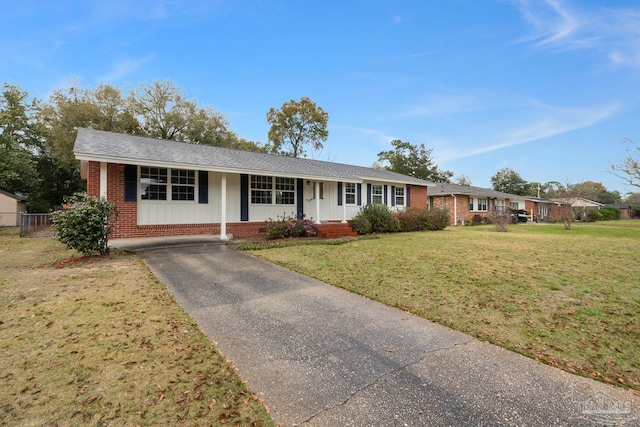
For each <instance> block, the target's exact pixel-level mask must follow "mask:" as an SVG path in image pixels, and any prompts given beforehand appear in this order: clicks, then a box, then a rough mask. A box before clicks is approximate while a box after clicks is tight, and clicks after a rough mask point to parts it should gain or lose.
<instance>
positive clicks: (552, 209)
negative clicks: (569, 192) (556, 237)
mask: <svg viewBox="0 0 640 427" xmlns="http://www.w3.org/2000/svg"><path fill="white" fill-rule="evenodd" d="M568 206H570V203H569V202H566V201H564V200H560V199H545V198H544V197H527V198H526V200H525V207H524V208H525V210H526V211H527V213H528V215H529V216H530V219H531V221H533V222H541V221H549V220H554V221H560V220H561V219H562V217H563V215H562V214H563V211H564V209H568Z"/></svg>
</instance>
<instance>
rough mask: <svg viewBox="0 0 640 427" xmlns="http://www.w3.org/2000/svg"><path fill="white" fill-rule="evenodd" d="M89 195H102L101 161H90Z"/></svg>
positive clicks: (88, 170) (88, 172) (88, 168)
mask: <svg viewBox="0 0 640 427" xmlns="http://www.w3.org/2000/svg"><path fill="white" fill-rule="evenodd" d="M87 195H89V196H91V197H100V163H99V162H89V163H88V165H87Z"/></svg>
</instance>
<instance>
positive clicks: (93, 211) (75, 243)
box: [52, 197, 118, 255]
mask: <svg viewBox="0 0 640 427" xmlns="http://www.w3.org/2000/svg"><path fill="white" fill-rule="evenodd" d="M117 213H118V212H117V209H116V207H115V205H113V204H111V203H109V202H107V200H106V199H103V198H97V197H87V198H86V199H84V200H82V201H77V200H75V199H72V200H70V201H69V202H68V203H67V204H66V205H65V207H64V208H63V209H62V210H59V211H57V212H54V213H53V214H52V226H53V229H54V230H55V232H56V239H58V240H60V241H61V242H62V243H64V244H65V245H67V248H69V249H75V250H76V251H78V252H82V253H83V254H94V253H99V254H101V255H108V254H109V246H108V239H109V233H111V226H112V224H113V221H115V219H116V216H117Z"/></svg>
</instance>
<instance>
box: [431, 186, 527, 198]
mask: <svg viewBox="0 0 640 427" xmlns="http://www.w3.org/2000/svg"><path fill="white" fill-rule="evenodd" d="M439 194H445V195H446V194H464V195H469V196H484V197H496V198H501V199H518V200H523V199H526V198H527V197H526V196H518V195H517V194H509V193H503V192H502V191H496V190H490V189H488V188H482V187H473V186H471V185H458V184H449V183H438V184H436V186H435V187H434V188H433V189H432V190H429V195H434V196H437V195H439Z"/></svg>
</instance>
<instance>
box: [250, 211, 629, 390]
mask: <svg viewBox="0 0 640 427" xmlns="http://www.w3.org/2000/svg"><path fill="white" fill-rule="evenodd" d="M250 253H252V254H253V255H255V256H258V257H260V258H263V259H265V260H268V261H271V262H274V263H276V264H279V265H281V266H283V267H286V268H289V269H291V270H294V271H297V272H300V273H302V274H306V275H308V276H311V277H314V278H316V279H318V280H321V281H323V282H325V283H329V284H331V285H334V286H337V287H340V288H343V289H346V290H349V291H351V292H354V293H357V294H360V295H363V296H366V297H368V298H371V299H373V300H377V301H380V302H382V303H384V304H386V305H389V306H392V307H397V308H399V309H401V310H405V311H408V312H411V313H413V314H416V315H418V316H421V317H424V318H426V319H428V320H431V321H434V322H437V323H440V324H443V325H446V326H449V327H451V328H453V329H456V330H459V331H462V332H465V333H468V334H470V335H472V336H475V337H477V338H479V339H482V340H485V341H488V342H491V343H493V344H497V345H500V346H502V347H505V348H507V349H510V350H513V351H516V352H518V353H520V354H523V355H526V356H528V357H532V358H534V359H537V360H539V361H541V362H543V363H546V364H549V365H552V366H556V367H559V368H561V369H563V370H565V371H568V372H571V373H576V374H580V375H583V376H587V377H591V378H595V379H597V380H600V381H603V382H607V383H611V384H616V385H619V386H622V387H628V388H631V389H635V390H636V391H637V390H640V351H638V343H640V274H639V270H638V260H639V259H640V221H611V222H599V223H595V224H576V225H574V226H573V227H572V229H571V230H569V231H567V230H564V229H563V227H562V225H559V224H539V225H536V224H530V225H524V224H518V225H514V226H511V227H510V228H509V231H508V232H507V233H498V232H496V231H495V230H494V228H493V227H491V226H480V227H449V228H447V229H445V230H444V231H437V232H416V233H399V234H388V235H382V236H380V239H373V240H362V241H354V242H351V243H349V244H345V245H340V246H332V245H308V246H290V247H282V248H272V249H268V250H254V251H250Z"/></svg>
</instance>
